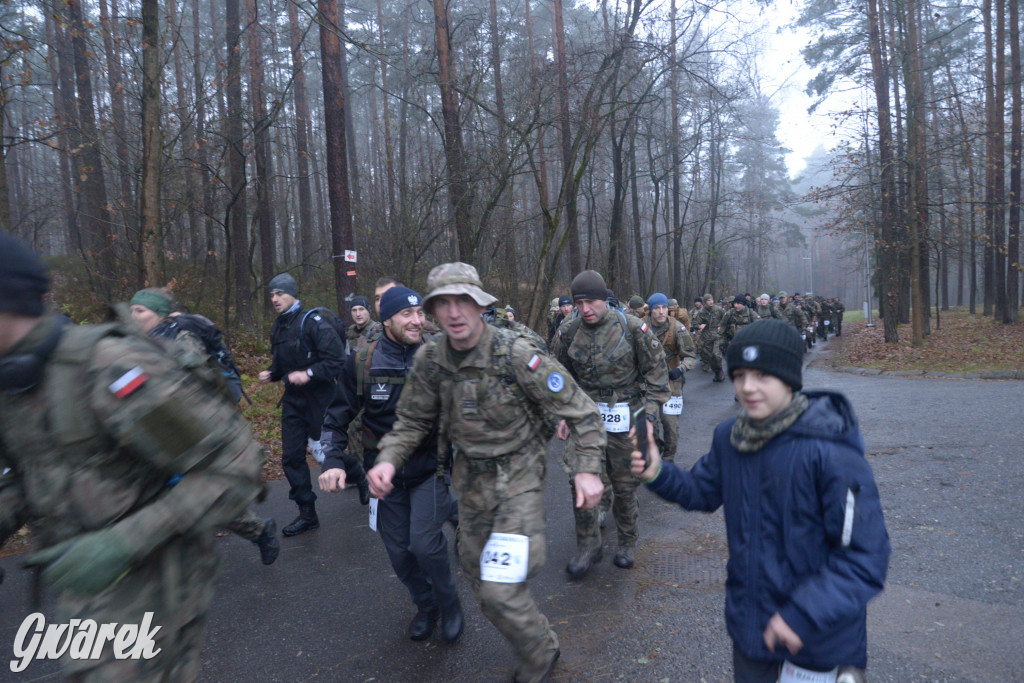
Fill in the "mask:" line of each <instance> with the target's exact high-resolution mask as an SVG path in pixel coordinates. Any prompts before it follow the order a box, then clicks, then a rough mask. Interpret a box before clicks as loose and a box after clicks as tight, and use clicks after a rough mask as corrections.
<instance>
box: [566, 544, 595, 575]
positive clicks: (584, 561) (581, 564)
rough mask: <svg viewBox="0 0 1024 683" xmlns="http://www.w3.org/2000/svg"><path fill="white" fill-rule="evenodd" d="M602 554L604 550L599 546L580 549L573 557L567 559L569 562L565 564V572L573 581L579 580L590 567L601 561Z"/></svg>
mask: <svg viewBox="0 0 1024 683" xmlns="http://www.w3.org/2000/svg"><path fill="white" fill-rule="evenodd" d="M603 556H604V550H603V548H601V547H598V548H594V549H592V550H580V551H578V552H577V553H576V556H575V557H573V558H572V559H571V560H569V564H567V565H566V566H565V572H566V573H567V574H568V575H569V578H570V579H572V580H573V581H579V580H581V579H582V578H583V577H584V576H586V575H587V572H589V571H590V568H591V567H593V566H594V565H595V564H597V563H598V562H600V561H601V558H602V557H603Z"/></svg>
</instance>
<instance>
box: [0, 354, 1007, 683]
mask: <svg viewBox="0 0 1024 683" xmlns="http://www.w3.org/2000/svg"><path fill="white" fill-rule="evenodd" d="M820 346H821V345H820V344H819V347H820ZM827 353H828V351H827V347H826V349H825V350H824V351H821V350H815V352H814V354H812V357H811V359H812V360H811V363H810V366H809V367H808V368H807V370H806V371H805V386H806V387H807V388H829V389H835V390H840V391H843V392H845V393H846V394H847V395H848V396H849V397H850V398H851V399H852V401H853V404H854V406H855V408H856V410H857V411H858V413H859V415H860V418H861V427H862V431H863V433H864V437H865V439H866V441H867V444H868V451H869V458H870V460H871V463H872V466H873V467H874V470H875V475H876V477H877V479H878V483H879V487H880V489H881V495H882V503H883V505H884V507H885V514H886V522H887V525H888V528H889V534H890V536H891V538H892V545H893V558H892V562H891V565H890V569H889V578H888V585H887V589H886V592H885V593H884V594H883V595H882V596H881V597H879V598H878V599H876V600H875V601H874V602H873V603H872V604H871V606H870V607H869V609H868V618H869V624H868V636H869V641H870V642H869V656H870V663H869V673H870V678H871V680H872V682H873V683H874V682H882V681H885V682H893V683H907V682H909V681H934V682H949V683H953V682H956V683H981V682H989V681H992V682H995V681H998V682H1006V681H1024V532H1022V524H1021V514H1022V509H1024V506H1022V494H1021V492H1022V491H1024V448H1022V441H1024V439H1022V434H1024V382H1014V381H967V380H939V379H931V380H928V379H908V378H901V377H859V376H855V375H849V374H841V373H833V372H830V371H828V370H827V369H826V368H825V366H824V363H823V362H822V360H823V359H822V358H821V357H820V356H822V355H824V354H827ZM685 396H686V409H685V412H684V417H683V424H682V432H683V435H682V439H681V441H682V443H681V445H680V451H679V456H678V458H677V461H678V462H681V463H683V464H690V463H692V462H694V461H695V460H696V459H697V458H698V457H700V456H701V455H702V454H703V453H704V452H705V451H706V450H707V448H708V447H709V446H710V441H711V435H712V428H713V426H714V425H715V424H716V423H718V422H719V421H721V420H723V419H725V418H727V417H729V416H730V415H732V414H733V412H734V411H735V407H734V404H733V401H732V393H731V388H730V386H729V385H728V384H712V383H711V381H710V375H708V374H704V373H700V372H696V373H689V375H688V381H687V387H686V391H685ZM559 456H560V449H559V448H557V447H556V449H554V450H553V452H552V455H551V467H550V470H549V472H550V475H549V483H548V488H547V491H546V502H547V505H548V538H547V541H548V561H547V566H546V567H545V569H544V571H543V572H542V573H541V575H540V577H539V578H538V579H537V580H535V581H533V582H532V584H531V585H532V589H533V591H534V595H535V596H536V597H537V600H538V602H539V603H540V605H541V606H542V609H543V610H544V612H545V613H546V614H547V615H548V617H549V618H550V619H551V620H552V622H553V624H554V626H555V630H556V631H557V632H558V634H559V637H560V638H561V641H562V659H561V662H560V664H559V666H558V668H557V671H556V673H557V675H556V680H559V681H639V680H643V681H685V682H689V681H692V682H694V683H698V682H701V683H715V682H718V681H723V682H727V681H731V680H732V672H731V668H732V667H731V658H730V657H731V654H730V653H731V649H730V648H731V645H730V642H729V638H728V636H727V634H726V632H725V626H724V620H723V617H722V609H723V601H724V596H723V581H724V575H725V561H726V544H725V530H724V523H723V519H722V516H721V514H720V513H716V514H712V515H705V514H699V513H689V512H685V511H682V510H680V509H679V508H677V507H675V506H672V505H669V504H667V503H664V502H662V501H661V500H659V499H657V498H655V497H654V496H652V495H651V494H649V493H648V492H647V491H646V490H642V491H641V524H642V528H641V541H640V545H639V547H638V552H637V567H636V568H635V569H633V570H632V571H626V570H622V569H618V568H616V567H614V566H613V565H612V564H611V562H610V561H608V560H607V559H606V560H605V561H604V562H603V563H601V564H600V565H598V566H597V567H596V568H595V570H593V571H592V572H591V574H590V575H589V576H588V577H587V578H586V579H585V580H584V581H583V582H581V583H571V582H568V581H567V580H566V576H565V573H564V567H565V564H566V562H568V560H569V558H570V557H571V555H572V553H573V551H574V544H575V541H574V533H573V528H572V514H571V510H570V501H569V495H568V480H567V477H566V475H565V474H564V473H563V472H562V470H561V468H560V467H559V466H558V464H557V463H558V461H559V459H560V457H559ZM286 498H287V488H286V486H285V485H284V484H283V482H275V483H274V484H273V486H272V487H271V495H270V499H269V501H268V502H267V503H265V504H263V505H262V509H263V513H264V514H268V515H275V516H277V518H278V520H279V521H280V522H283V523H287V522H289V521H290V520H291V518H292V517H293V516H294V508H293V506H292V505H291V504H290V503H288V502H287V500H286ZM319 511H320V519H321V523H322V526H321V528H320V529H319V530H318V531H315V532H310V533H306V534H304V535H302V536H299V537H297V538H293V539H284V540H283V541H282V545H283V550H282V553H281V557H280V559H279V560H278V561H277V563H276V564H274V565H273V566H271V567H264V566H262V565H260V564H259V561H258V558H257V554H256V550H255V548H254V547H253V546H252V545H251V544H249V543H247V542H245V541H242V540H240V539H238V538H236V537H233V536H227V537H224V538H221V539H220V540H219V543H220V545H221V549H222V551H223V554H224V558H225V562H224V573H223V576H222V578H221V581H220V587H219V590H218V594H217V597H216V600H215V602H214V606H213V611H212V614H211V617H210V626H209V633H208V637H207V644H206V648H205V650H204V655H203V660H204V665H203V680H204V681H216V682H220V681H287V682H295V681H311V680H322V681H504V680H507V679H508V678H509V672H510V671H511V668H512V664H513V661H512V656H511V653H510V651H509V649H508V648H507V646H506V645H505V643H504V641H503V640H502V638H501V636H500V635H499V634H498V632H497V631H496V630H495V629H494V628H493V627H492V626H491V625H490V623H489V622H487V620H486V619H484V617H483V616H482V615H481V613H480V611H479V609H478V608H477V607H476V606H475V604H474V603H473V599H472V595H471V594H470V591H469V588H468V585H467V584H466V582H465V581H464V580H461V579H460V582H459V583H460V591H461V593H462V598H463V601H464V606H465V608H466V615H467V628H466V632H465V634H464V635H463V637H462V639H461V640H460V641H459V642H458V643H457V644H456V645H454V646H448V645H445V644H444V643H442V642H441V641H440V639H439V638H437V636H435V637H434V639H432V640H430V641H427V642H425V643H412V642H411V641H409V640H408V638H407V637H406V635H405V626H406V624H407V622H408V620H409V619H410V618H411V617H412V614H413V611H414V610H413V609H412V607H411V605H410V604H409V602H408V598H407V594H406V593H405V589H404V588H403V587H402V586H401V584H400V583H398V581H397V579H395V578H394V575H393V573H392V572H391V568H390V566H389V564H388V562H387V558H386V555H385V553H384V548H383V546H382V544H381V543H380V541H379V540H378V539H377V538H376V537H375V534H373V533H372V532H371V531H370V530H369V528H368V526H367V523H366V513H365V508H362V507H361V506H359V504H358V500H357V499H356V495H355V492H354V491H353V492H346V493H344V494H340V495H334V496H327V495H323V496H321V498H320V501H319ZM605 542H606V546H609V547H610V546H613V545H614V543H615V540H614V531H613V530H612V529H608V530H607V531H606V535H605ZM608 556H609V554H606V557H608ZM0 566H2V567H3V568H4V569H5V570H6V571H7V580H6V581H5V583H4V584H3V586H2V587H0V600H2V601H3V602H2V604H3V610H2V611H0V643H2V647H3V656H4V657H6V658H7V659H9V658H10V656H11V648H12V644H13V641H14V634H15V632H16V631H17V628H18V626H19V625H20V623H21V621H22V619H23V618H24V616H25V615H26V614H28V613H29V612H30V611H31V610H30V609H29V605H28V599H27V596H28V580H27V576H26V572H23V571H20V570H19V569H18V558H16V557H14V558H7V559H5V560H2V561H0ZM55 671H56V668H55V666H54V665H53V664H52V663H47V662H39V663H34V664H32V665H31V666H29V668H28V670H27V671H26V672H25V673H24V674H22V675H21V677H20V678H14V674H11V673H10V670H9V668H8V666H7V662H6V661H3V662H0V680H19V681H31V680H55V679H56V674H55V673H54V672H55Z"/></svg>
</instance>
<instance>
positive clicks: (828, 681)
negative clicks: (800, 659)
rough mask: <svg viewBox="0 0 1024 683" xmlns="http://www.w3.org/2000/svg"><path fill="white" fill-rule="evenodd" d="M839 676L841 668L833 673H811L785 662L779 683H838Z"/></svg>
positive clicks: (837, 668) (832, 671)
mask: <svg viewBox="0 0 1024 683" xmlns="http://www.w3.org/2000/svg"><path fill="white" fill-rule="evenodd" d="M838 675H839V667H836V668H835V669H832V670H831V671H809V670H807V669H802V668H800V667H799V666H797V665H796V664H791V663H789V662H784V663H783V665H782V673H781V674H780V675H779V683H836V677H837V676H838Z"/></svg>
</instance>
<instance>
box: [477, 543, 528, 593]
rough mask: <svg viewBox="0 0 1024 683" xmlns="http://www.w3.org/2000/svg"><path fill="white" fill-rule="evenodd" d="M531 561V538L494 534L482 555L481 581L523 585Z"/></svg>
mask: <svg viewBox="0 0 1024 683" xmlns="http://www.w3.org/2000/svg"><path fill="white" fill-rule="evenodd" d="M529 560H530V537H529V536H523V535H522V534H500V533H492V534H491V537H490V538H489V539H488V540H487V545H485V546H484V551H483V552H482V553H481V554H480V579H481V580H483V581H493V582H494V583H522V582H523V581H526V573H527V569H528V567H529V564H530V563H529Z"/></svg>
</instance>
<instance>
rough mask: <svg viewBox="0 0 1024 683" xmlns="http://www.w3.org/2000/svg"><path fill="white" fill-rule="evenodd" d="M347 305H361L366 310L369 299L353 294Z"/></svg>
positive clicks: (350, 306) (368, 307) (368, 305)
mask: <svg viewBox="0 0 1024 683" xmlns="http://www.w3.org/2000/svg"><path fill="white" fill-rule="evenodd" d="M348 306H349V308H352V307H353V306H362V307H363V308H365V309H366V310H370V300H369V299H368V298H366V297H365V296H361V295H360V296H354V297H352V301H350V302H348Z"/></svg>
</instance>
